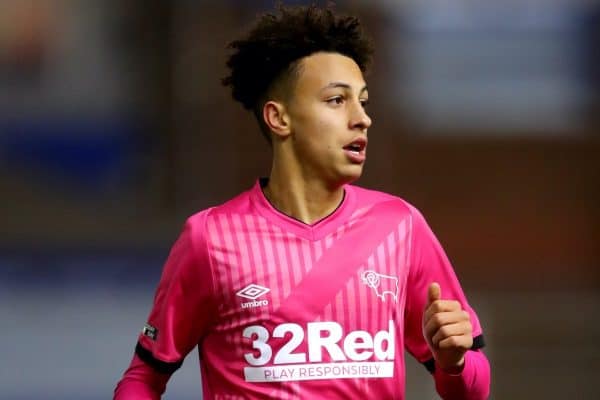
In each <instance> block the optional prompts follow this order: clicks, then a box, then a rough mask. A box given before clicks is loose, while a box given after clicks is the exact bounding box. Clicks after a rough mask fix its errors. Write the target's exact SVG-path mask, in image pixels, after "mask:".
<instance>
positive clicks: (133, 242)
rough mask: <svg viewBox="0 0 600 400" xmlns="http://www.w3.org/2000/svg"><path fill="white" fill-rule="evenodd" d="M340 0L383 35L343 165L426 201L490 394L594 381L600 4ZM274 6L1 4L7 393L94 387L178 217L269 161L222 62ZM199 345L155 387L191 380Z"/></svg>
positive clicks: (10, 0) (104, 376) (140, 311)
mask: <svg viewBox="0 0 600 400" xmlns="http://www.w3.org/2000/svg"><path fill="white" fill-rule="evenodd" d="M286 3H289V4H292V3H296V4H301V3H305V2H301V1H289V2H286ZM337 3H338V9H339V10H342V11H348V12H352V13H356V14H358V15H360V16H361V17H362V19H363V21H364V23H365V24H366V26H367V28H368V30H369V31H370V33H371V34H372V36H373V37H374V39H375V42H376V48H377V57H376V63H375V65H374V68H373V70H372V72H371V74H370V75H369V76H368V82H369V87H370V94H371V100H372V101H371V106H370V107H371V108H370V113H371V115H372V117H373V119H374V126H373V128H372V129H371V132H370V134H371V136H372V142H371V143H370V147H369V154H370V156H369V162H368V166H367V170H366V174H365V176H364V177H363V178H362V179H361V182H360V183H361V184H362V185H364V186H368V187H371V188H376V189H382V190H385V191H389V192H392V193H395V194H397V195H400V196H402V197H404V198H406V199H407V200H409V201H410V202H412V203H413V204H415V205H416V206H417V207H419V208H420V209H421V210H422V211H423V212H424V214H425V215H426V216H427V217H428V220H429V222H430V224H431V225H432V227H433V229H434V231H435V232H436V233H437V234H438V236H439V238H440V240H441V241H442V243H443V244H444V246H445V248H446V250H447V252H448V254H449V256H450V258H451V259H452V260H453V263H454V265H455V268H456V270H457V273H458V275H459V277H460V278H461V280H462V282H463V284H464V288H465V290H466V292H467V294H468V296H469V298H470V300H471V303H472V304H473V306H474V307H476V309H477V310H478V312H479V314H480V316H481V319H482V322H483V324H484V328H485V331H486V339H487V341H488V347H487V353H488V355H489V357H490V359H491V362H492V365H493V396H492V398H493V399H502V400H504V399H510V400H516V399H565V398H573V399H575V398H576V399H598V398H600V388H599V387H598V376H600V322H599V321H598V316H599V315H600V313H599V311H598V310H599V309H600V291H599V289H600V269H599V267H600V265H599V263H600V135H599V134H598V133H599V132H600V4H599V2H598V1H593V0H587V1H583V0H582V1H576V0H518V1H517V0H502V1H500V0H495V1H486V2H474V1H467V0H454V1H443V0H418V1H417V0H413V1H409V0H404V1H402V0H377V1H375V0H354V1H341V0H340V1H338V2H337ZM272 4H273V1H271V0H269V1H266V0H263V1H241V0H237V1H236V0H224V1H208V0H203V1H202V0H196V1H191V0H173V1H161V0H145V1H142V0H118V1H117V0H102V1H100V0H79V1H76V0H29V1H21V0H3V1H1V2H0V202H1V205H2V207H1V208H0V209H1V213H2V214H1V218H0V221H1V223H0V321H1V322H0V324H1V328H0V337H1V339H2V340H1V341H0V342H1V343H2V344H1V345H0V359H1V362H0V391H1V394H0V397H1V398H3V399H7V400H33V399H46V400H55V399H56V400H58V399H61V400H71V399H73V400H75V399H78V400H96V399H107V398H110V396H111V394H112V389H113V387H114V385H115V383H116V382H117V380H118V379H119V377H120V375H121V374H122V372H123V370H124V369H125V367H126V366H127V364H128V362H129V360H130V358H131V355H132V351H133V348H134V345H135V341H136V335H137V332H138V331H139V329H140V328H141V326H142V324H143V323H144V322H145V321H144V320H145V317H146V315H147V313H148V311H149V308H150V302H151V300H152V297H153V292H154V287H155V285H156V283H157V281H158V278H159V274H160V271H161V268H162V262H163V261H164V259H165V257H166V255H167V252H168V250H169V247H170V245H171V244H172V242H173V240H174V239H175V237H176V235H177V233H178V231H179V229H180V227H181V226H182V223H183V221H184V219H185V217H186V216H188V215H190V214H192V213H194V212H195V211H197V210H200V209H202V208H205V207H207V206H209V205H213V204H215V203H218V202H221V201H223V200H226V199H228V198H229V197H231V196H233V195H234V194H236V193H238V192H239V191H241V190H243V189H246V188H248V187H250V186H251V185H252V183H253V181H254V179H255V178H256V177H257V176H260V175H265V174H267V173H268V169H269V165H268V160H269V157H270V154H269V152H268V147H267V145H266V143H264V141H263V139H262V138H261V136H260V134H259V132H258V130H257V129H256V127H255V126H254V121H253V120H252V118H251V116H250V115H248V114H246V113H244V112H243V111H242V109H241V107H240V106H238V105H237V104H234V103H233V102H232V101H231V100H230V98H229V93H228V92H227V91H226V90H225V89H224V88H222V87H221V86H220V83H219V79H220V78H221V77H222V76H223V75H224V73H225V69H224V59H225V55H226V50H225V44H226V43H227V42H228V41H229V40H231V39H233V38H234V37H235V36H236V35H237V34H238V33H239V32H240V31H242V30H243V27H245V26H247V25H248V24H249V23H250V22H251V21H252V20H253V18H254V16H255V15H256V14H257V13H258V12H260V11H262V10H266V9H269V8H270V7H271V6H272ZM196 357H197V356H196V354H193V355H190V356H189V357H188V359H187V360H186V362H185V364H184V366H183V368H182V370H180V371H179V372H178V373H177V374H176V375H175V377H174V379H173V380H172V381H171V383H170V385H169V388H168V390H167V395H166V398H167V399H184V400H185V399H198V398H200V395H199V392H200V382H199V379H198V376H199V371H198V365H197V361H196ZM407 381H408V382H407V383H408V392H407V398H408V399H433V398H436V397H435V394H434V393H435V392H434V390H433V386H432V383H431V381H430V379H429V377H428V376H427V373H426V372H425V370H424V369H423V368H422V367H420V366H418V365H415V363H414V362H412V361H411V362H410V364H409V372H408V378H407Z"/></svg>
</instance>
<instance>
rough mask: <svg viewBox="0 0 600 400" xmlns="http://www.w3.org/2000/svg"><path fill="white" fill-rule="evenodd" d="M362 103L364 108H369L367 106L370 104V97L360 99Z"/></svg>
mask: <svg viewBox="0 0 600 400" xmlns="http://www.w3.org/2000/svg"><path fill="white" fill-rule="evenodd" d="M360 105H361V106H362V108H367V106H368V105H369V99H362V100H360Z"/></svg>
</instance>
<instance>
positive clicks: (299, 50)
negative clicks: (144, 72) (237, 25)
mask: <svg viewBox="0 0 600 400" xmlns="http://www.w3.org/2000/svg"><path fill="white" fill-rule="evenodd" d="M277 11H278V14H271V13H267V14H263V15H262V16H260V17H259V19H258V21H257V22H256V24H255V25H254V26H253V27H252V29H251V30H250V31H249V32H248V33H247V35H246V36H245V37H243V38H242V39H239V40H235V41H233V42H231V43H229V45H228V48H230V49H233V50H234V51H233V53H232V54H231V56H230V57H229V59H228V61H227V66H228V67H229V69H230V75H229V76H227V77H225V78H223V80H222V83H223V85H225V86H231V90H232V95H233V98H234V99H235V100H237V101H239V102H240V103H242V105H243V106H244V108H246V109H247V110H252V111H253V112H254V114H255V116H256V117H257V119H258V121H259V124H260V125H261V128H262V130H263V133H264V134H265V136H266V137H267V139H269V140H270V136H269V134H268V130H266V127H265V126H264V123H263V121H262V106H263V104H264V103H265V102H266V101H267V100H268V97H269V96H270V95H271V94H272V93H271V92H272V91H273V89H274V88H275V87H281V86H282V85H290V84H293V83H294V82H295V80H294V78H295V77H297V74H298V72H299V71H298V64H299V63H298V61H299V60H300V59H301V58H303V57H306V56H309V55H311V54H314V53H317V52H321V51H324V52H333V53H340V54H343V55H345V56H348V57H350V58H352V59H353V60H354V61H355V62H356V64H357V65H358V67H359V68H360V69H361V71H363V72H366V70H367V67H368V66H369V64H370V62H371V58H372V55H373V46H372V43H371V40H370V39H369V38H367V37H366V36H365V35H364V33H363V30H362V27H361V24H360V21H359V20H358V18H356V17H352V16H343V15H336V14H335V13H334V12H333V10H332V8H331V7H328V8H319V7H317V6H315V5H311V6H298V7H285V6H283V5H279V6H278V10H277ZM288 87H289V86H288Z"/></svg>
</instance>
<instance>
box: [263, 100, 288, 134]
mask: <svg viewBox="0 0 600 400" xmlns="http://www.w3.org/2000/svg"><path fill="white" fill-rule="evenodd" d="M263 120H264V121H265V124H266V125H267V126H268V127H269V129H270V130H271V132H273V134H274V135H276V136H279V137H280V138H282V139H283V138H285V137H287V136H289V134H290V133H291V124H290V117H289V114H288V113H287V111H286V108H285V105H284V104H283V103H280V102H278V101H273V100H270V101H267V102H266V103H265V105H264V106H263Z"/></svg>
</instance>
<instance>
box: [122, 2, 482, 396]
mask: <svg viewBox="0 0 600 400" xmlns="http://www.w3.org/2000/svg"><path fill="white" fill-rule="evenodd" d="M230 47H231V48H232V49H233V53H232V55H231V57H230V58H229V61H228V63H227V65H228V67H229V68H230V75H229V76H228V77H227V78H225V79H224V84H225V85H227V86H229V87H231V89H232V91H233V97H234V98H235V99H236V100H237V101H239V102H241V103H242V105H243V106H244V107H245V108H247V109H248V110H251V111H252V112H253V113H254V114H255V115H256V117H257V119H258V123H259V125H260V128H261V130H262V132H263V133H264V135H265V136H266V137H267V139H268V140H269V142H270V144H271V146H272V148H273V162H272V169H271V172H270V175H269V177H268V178H264V179H259V180H258V181H257V182H256V184H255V185H254V186H253V187H252V188H251V189H250V190H248V191H246V192H244V193H242V194H240V195H239V196H237V197H235V198H233V199H232V200H230V201H228V202H226V203H225V204H222V205H219V206H216V207H212V208H209V209H206V210H203V211H201V212H199V213H197V214H195V215H193V216H192V217H190V218H189V219H188V221H187V223H186V224H185V228H184V229H183V231H182V233H181V235H180V237H179V239H178V240H177V242H176V243H175V244H174V246H173V248H172V250H171V253H170V255H169V257H168V260H167V262H166V265H165V267H164V271H163V274H162V277H161V280H160V283H159V285H158V290H157V292H156V296H155V298H154V306H153V308H152V311H151V312H150V315H149V317H148V320H147V323H146V325H145V326H144V328H143V330H142V332H141V334H140V336H139V339H138V342H137V346H136V348H135V355H134V357H133V361H132V362H131V365H130V367H129V368H128V369H127V371H126V372H125V374H124V376H123V378H122V379H121V381H120V382H119V383H118V385H117V387H116V389H115V399H118V400H125V399H136V400H137V399H159V398H160V396H161V394H162V393H163V392H164V391H165V388H166V384H167V381H168V379H169V377H170V376H171V374H172V373H173V372H174V371H175V370H177V368H179V367H180V366H181V364H182V362H183V359H184V358H185V356H186V355H187V354H188V353H189V352H190V351H191V350H192V349H193V348H194V347H196V346H198V349H199V354H200V365H201V368H200V369H201V375H202V386H203V396H204V397H203V398H204V399H215V400H218V399H360V398H374V399H404V388H405V368H404V349H407V350H408V351H409V352H410V353H411V354H412V355H413V356H414V357H415V358H416V359H417V360H418V361H419V362H421V363H423V364H424V365H425V367H426V368H427V369H428V370H429V371H430V372H431V374H432V377H433V380H434V382H435V386H436V389H437V391H438V393H439V394H440V396H441V397H442V398H444V399H470V400H478V399H486V398H487V397H488V396H489V386H490V366H489V363H488V360H487V359H486V357H485V355H484V353H482V352H481V350H480V349H481V347H483V336H482V329H481V326H480V324H479V321H478V318H477V315H476V314H475V312H474V311H473V309H472V308H471V307H470V306H469V304H468V302H467V300H466V298H465V295H464V293H463V291H462V289H461V287H460V284H459V282H458V280H457V278H456V275H455V273H454V271H453V269H452V266H451V265H450V262H449V261H448V258H447V257H446V255H445V253H444V251H443V249H442V247H441V246H440V244H439V242H438V241H437V239H436V238H435V236H434V234H433V233H432V232H431V230H430V228H429V227H428V225H427V223H426V222H425V220H424V218H423V216H422V215H421V214H420V213H419V211H418V210H417V209H415V208H414V207H413V206H411V205H410V204H408V203H407V202H405V201H404V200H402V199H400V198H398V197H395V196H392V195H389V194H385V193H381V192H376V191H371V190H367V189H363V188H359V187H356V186H353V185H351V183H352V182H353V181H355V180H356V179H357V178H359V177H360V175H361V173H362V170H363V167H364V164H365V160H366V157H367V144H368V140H369V138H370V136H369V135H368V134H367V132H368V130H369V127H370V126H371V119H370V118H369V116H368V114H367V112H366V109H365V106H366V105H367V103H368V101H369V90H368V88H367V84H366V83H365V79H364V75H363V73H364V72H365V70H366V68H367V66H368V64H369V61H370V59H371V54H372V47H371V43H370V42H369V41H368V40H367V39H366V38H365V37H364V36H363V34H362V31H361V27H360V24H359V21H358V20H357V19H356V18H353V17H345V16H338V15H335V14H334V13H333V12H332V11H331V10H330V9H319V8H316V7H314V6H313V7H296V8H285V7H281V8H280V9H279V11H278V13H277V14H273V15H272V14H267V15H264V16H262V17H261V18H260V20H259V21H258V22H257V24H256V25H255V26H254V28H253V29H252V30H251V31H250V32H249V33H248V34H247V36H246V37H244V38H243V39H240V40H237V41H234V42H232V43H231V45H230ZM374 140H377V137H376V136H375V137H374Z"/></svg>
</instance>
